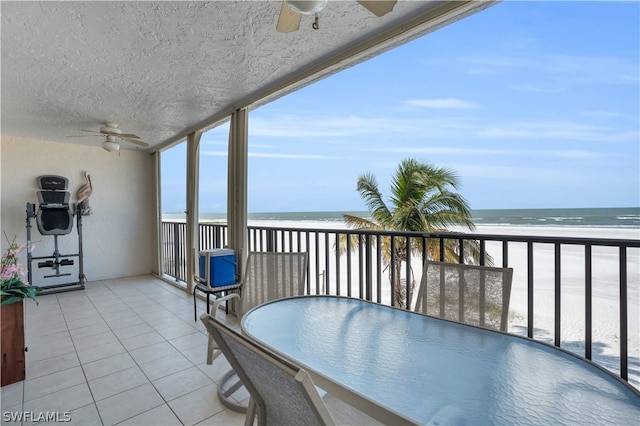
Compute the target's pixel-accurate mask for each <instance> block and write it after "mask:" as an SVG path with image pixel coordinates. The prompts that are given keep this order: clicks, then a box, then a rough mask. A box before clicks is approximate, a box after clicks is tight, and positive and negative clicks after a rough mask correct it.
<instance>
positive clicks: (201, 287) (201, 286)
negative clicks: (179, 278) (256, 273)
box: [193, 275, 242, 321]
mask: <svg viewBox="0 0 640 426" xmlns="http://www.w3.org/2000/svg"><path fill="white" fill-rule="evenodd" d="M194 278H195V280H196V285H195V286H194V287H193V320H194V321H197V320H198V316H197V310H196V293H197V292H198V291H200V292H202V293H204V294H206V295H207V313H209V312H210V310H211V309H210V307H209V303H210V301H209V298H210V296H211V295H212V294H216V293H226V292H228V291H231V290H237V289H239V288H240V287H241V286H242V283H233V284H229V285H222V286H215V287H211V286H209V285H208V284H207V283H206V281H204V280H203V279H202V278H201V277H199V276H197V275H196V276H195V277H194Z"/></svg>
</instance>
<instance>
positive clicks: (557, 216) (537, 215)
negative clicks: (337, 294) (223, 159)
mask: <svg viewBox="0 0 640 426" xmlns="http://www.w3.org/2000/svg"><path fill="white" fill-rule="evenodd" d="M343 214H351V215H355V216H360V217H369V212H366V211H355V212H354V211H343V212H337V211H333V212H279V213H249V216H248V219H249V220H250V221H251V220H260V221H264V220H269V221H296V222H299V221H304V222H306V221H313V222H342V220H343V219H342V215H343ZM225 218H226V215H225V214H224V213H202V214H200V220H201V221H224V220H225ZM163 219H164V220H184V214H180V213H164V214H163ZM473 221H474V223H475V224H476V225H492V226H495V225H498V226H499V225H504V226H547V227H548V226H568V227H599V228H640V207H630V208H585V209H504V210H474V211H473Z"/></svg>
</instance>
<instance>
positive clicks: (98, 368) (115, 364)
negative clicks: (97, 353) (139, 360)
mask: <svg viewBox="0 0 640 426" xmlns="http://www.w3.org/2000/svg"><path fill="white" fill-rule="evenodd" d="M135 366H136V363H135V361H134V360H133V358H131V355H129V354H128V353H127V352H123V353H121V354H117V355H113V356H110V357H108V358H103V359H100V360H98V361H93V362H90V363H88V364H84V365H83V366H82V369H83V370H84V375H85V376H86V378H87V380H94V379H97V378H99V377H103V376H107V375H109V374H111V373H115V372H117V371H121V370H125V369H127V368H131V367H135Z"/></svg>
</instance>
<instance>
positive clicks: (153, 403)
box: [96, 384, 164, 425]
mask: <svg viewBox="0 0 640 426" xmlns="http://www.w3.org/2000/svg"><path fill="white" fill-rule="evenodd" d="M163 404H164V400H163V399H162V397H161V396H160V394H158V392H157V391H156V390H155V389H154V387H153V386H151V384H145V385H142V386H139V387H137V388H133V389H129V390H128V391H125V392H122V393H119V394H117V395H114V396H112V397H109V398H107V399H103V400H102V401H98V402H96V405H97V407H98V412H99V413H100V417H101V418H102V422H103V423H104V424H105V425H114V424H116V423H120V422H122V421H124V420H127V419H130V418H131V417H135V416H137V415H138V414H142V413H144V412H146V411H149V410H150V409H152V408H155V407H158V406H160V405H163Z"/></svg>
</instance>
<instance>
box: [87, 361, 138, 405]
mask: <svg viewBox="0 0 640 426" xmlns="http://www.w3.org/2000/svg"><path fill="white" fill-rule="evenodd" d="M148 382H149V380H148V379H147V377H146V376H145V375H144V373H143V372H142V370H140V368H139V367H138V366H135V367H131V368H127V369H126V370H121V371H117V372H115V373H111V374H109V375H107V376H103V377H100V378H98V379H94V380H90V381H89V387H90V388H91V393H92V394H93V398H94V399H95V400H96V401H100V400H103V399H105V398H108V397H110V396H113V395H116V394H118V393H121V392H124V391H127V390H129V389H133V388H135V387H138V386H140V385H143V384H145V383H148Z"/></svg>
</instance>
